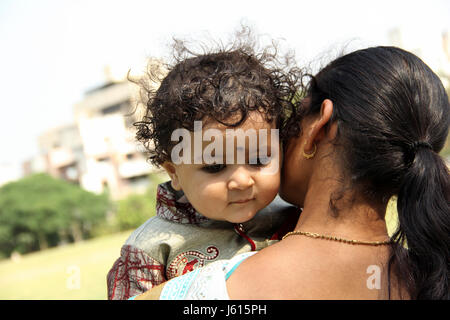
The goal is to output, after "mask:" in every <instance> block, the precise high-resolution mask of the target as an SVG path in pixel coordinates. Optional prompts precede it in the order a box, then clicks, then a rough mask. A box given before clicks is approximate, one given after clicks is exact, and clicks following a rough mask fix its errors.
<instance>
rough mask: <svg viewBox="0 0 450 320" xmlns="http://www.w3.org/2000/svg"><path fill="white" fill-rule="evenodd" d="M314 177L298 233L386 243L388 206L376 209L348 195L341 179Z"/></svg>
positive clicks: (380, 206) (297, 228)
mask: <svg viewBox="0 0 450 320" xmlns="http://www.w3.org/2000/svg"><path fill="white" fill-rule="evenodd" d="M318 175H320V176H321V177H315V178H314V177H312V179H311V182H310V184H309V188H308V192H307V194H306V195H305V199H304V202H303V203H304V206H303V212H302V214H301V215H300V218H299V220H298V223H297V225H296V228H295V229H296V230H301V231H307V232H315V233H319V234H326V235H332V236H336V237H342V238H347V239H353V240H366V241H379V240H381V241H384V240H386V239H387V236H388V233H387V228H386V222H385V220H384V214H385V207H384V206H383V205H379V206H378V207H377V206H374V205H372V204H370V203H368V202H367V201H364V200H363V199H360V198H358V197H354V196H353V195H352V194H350V192H344V193H343V194H342V197H338V200H336V201H334V202H333V205H334V206H335V209H333V208H332V201H330V200H331V199H335V198H336V196H337V195H340V194H339V193H337V191H339V190H341V189H342V184H341V182H339V179H333V178H325V177H323V171H322V173H321V174H318Z"/></svg>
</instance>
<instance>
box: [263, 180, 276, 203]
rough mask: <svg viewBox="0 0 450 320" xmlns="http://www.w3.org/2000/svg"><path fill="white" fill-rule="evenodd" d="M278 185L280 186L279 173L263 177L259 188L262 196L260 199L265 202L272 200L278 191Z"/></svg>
mask: <svg viewBox="0 0 450 320" xmlns="http://www.w3.org/2000/svg"><path fill="white" fill-rule="evenodd" d="M279 187H280V175H279V174H275V175H271V176H265V177H263V179H262V182H261V189H260V192H261V194H262V196H263V199H262V200H263V201H264V202H266V203H270V202H272V200H273V199H274V198H275V196H276V195H277V193H278V190H279Z"/></svg>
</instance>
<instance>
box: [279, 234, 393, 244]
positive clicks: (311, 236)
mask: <svg viewBox="0 0 450 320" xmlns="http://www.w3.org/2000/svg"><path fill="white" fill-rule="evenodd" d="M292 235H302V236H307V237H310V238H316V239H325V240H332V241H338V242H343V243H347V244H362V245H367V246H382V245H387V244H390V243H391V241H390V240H388V241H361V240H349V239H343V238H338V237H333V236H327V235H322V234H318V233H313V232H306V231H291V232H288V233H286V235H285V236H284V237H283V238H282V239H281V240H284V239H285V238H287V237H289V236H292Z"/></svg>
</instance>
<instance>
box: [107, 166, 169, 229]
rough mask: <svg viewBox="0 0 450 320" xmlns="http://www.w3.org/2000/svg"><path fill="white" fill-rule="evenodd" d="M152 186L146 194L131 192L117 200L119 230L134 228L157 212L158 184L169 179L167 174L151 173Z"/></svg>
mask: <svg viewBox="0 0 450 320" xmlns="http://www.w3.org/2000/svg"><path fill="white" fill-rule="evenodd" d="M149 179H150V186H149V187H148V189H147V190H146V192H145V193H144V194H130V195H129V196H127V197H126V198H124V199H122V200H119V201H118V202H117V209H116V214H115V224H116V227H117V229H118V230H119V231H122V230H129V229H134V228H137V227H138V226H140V225H141V224H142V223H144V222H145V221H147V220H148V219H149V218H150V217H152V216H154V215H155V213H156V191H157V188H158V184H159V183H162V182H164V181H167V180H168V177H167V175H165V174H156V173H155V174H150V176H149Z"/></svg>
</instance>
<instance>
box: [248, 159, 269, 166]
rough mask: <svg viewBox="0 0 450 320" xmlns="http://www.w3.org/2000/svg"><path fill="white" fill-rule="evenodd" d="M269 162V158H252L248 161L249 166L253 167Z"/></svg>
mask: <svg viewBox="0 0 450 320" xmlns="http://www.w3.org/2000/svg"><path fill="white" fill-rule="evenodd" d="M269 162H270V158H262V159H261V158H260V157H258V158H256V159H252V160H250V161H249V164H250V165H251V166H255V167H262V166H266V165H268V164H269Z"/></svg>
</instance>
